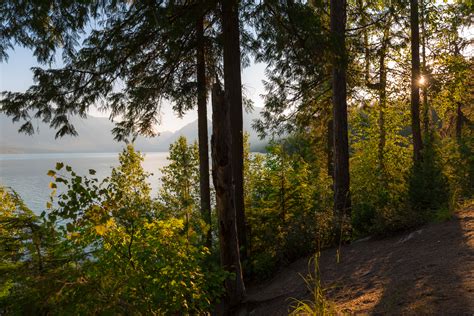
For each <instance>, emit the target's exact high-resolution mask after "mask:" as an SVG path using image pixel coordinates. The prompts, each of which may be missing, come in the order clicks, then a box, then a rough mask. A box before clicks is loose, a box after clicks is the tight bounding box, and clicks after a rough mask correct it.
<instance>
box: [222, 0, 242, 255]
mask: <svg viewBox="0 0 474 316" xmlns="http://www.w3.org/2000/svg"><path fill="white" fill-rule="evenodd" d="M221 3H222V28H223V37H224V39H223V41H224V91H225V98H226V101H227V102H228V103H229V105H230V117H231V118H232V119H231V130H232V170H233V179H234V188H235V210H236V214H237V233H238V236H239V245H240V247H241V249H242V260H245V259H246V257H247V255H246V254H247V251H248V247H247V234H246V221H245V207H244V184H243V170H244V160H243V154H244V143H243V113H242V80H241V74H240V70H241V69H240V29H239V2H238V1H237V0H223V1H222V2H221Z"/></svg>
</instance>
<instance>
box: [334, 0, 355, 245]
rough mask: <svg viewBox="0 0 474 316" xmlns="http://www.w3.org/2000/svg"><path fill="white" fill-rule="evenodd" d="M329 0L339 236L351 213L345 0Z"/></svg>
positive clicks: (336, 213) (335, 190) (336, 209)
mask: <svg viewBox="0 0 474 316" xmlns="http://www.w3.org/2000/svg"><path fill="white" fill-rule="evenodd" d="M330 3H331V34H332V38H333V41H334V42H333V44H334V48H335V61H334V65H333V71H332V92H333V98H332V101H333V121H334V213H335V218H336V227H335V228H336V236H340V232H341V229H342V224H343V221H344V220H348V219H350V216H351V197H350V191H349V143H348V130H347V101H346V94H347V91H346V64H347V57H346V48H345V27H346V1H345V0H331V2H330ZM336 238H338V237H336Z"/></svg>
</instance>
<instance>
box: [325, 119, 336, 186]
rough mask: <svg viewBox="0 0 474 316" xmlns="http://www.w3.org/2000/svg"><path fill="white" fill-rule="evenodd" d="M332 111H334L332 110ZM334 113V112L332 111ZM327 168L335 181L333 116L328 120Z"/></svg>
mask: <svg viewBox="0 0 474 316" xmlns="http://www.w3.org/2000/svg"><path fill="white" fill-rule="evenodd" d="M331 112H332V111H331ZM330 115H332V113H330ZM326 146H327V148H326V149H327V153H326V155H327V169H328V175H329V176H330V177H331V179H332V180H333V182H334V121H333V119H332V118H330V119H328V122H327V145H326Z"/></svg>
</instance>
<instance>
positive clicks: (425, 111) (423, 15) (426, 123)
mask: <svg viewBox="0 0 474 316" xmlns="http://www.w3.org/2000/svg"><path fill="white" fill-rule="evenodd" d="M420 15H421V33H422V42H421V52H422V53H421V55H422V61H423V64H422V65H423V67H422V74H423V78H424V83H423V85H422V89H421V90H422V94H423V127H424V130H423V132H424V133H425V137H429V133H430V128H429V127H430V117H429V110H430V109H429V105H428V71H427V70H426V29H425V22H426V21H425V19H426V12H425V4H424V0H421V12H420Z"/></svg>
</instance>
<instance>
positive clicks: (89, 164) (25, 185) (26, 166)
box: [0, 152, 168, 213]
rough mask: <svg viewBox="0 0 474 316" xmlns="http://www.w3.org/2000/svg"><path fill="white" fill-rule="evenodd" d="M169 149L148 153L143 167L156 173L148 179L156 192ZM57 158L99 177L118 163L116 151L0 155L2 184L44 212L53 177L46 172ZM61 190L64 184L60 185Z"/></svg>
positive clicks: (0, 178) (33, 207)
mask: <svg viewBox="0 0 474 316" xmlns="http://www.w3.org/2000/svg"><path fill="white" fill-rule="evenodd" d="M167 156H168V153H166V152H153V153H145V161H144V162H143V168H144V169H145V171H147V172H150V173H153V175H152V176H150V178H149V179H148V181H149V182H150V184H151V187H152V189H153V194H156V192H157V189H158V188H159V185H160V177H161V172H160V171H159V169H160V168H162V167H164V166H165V165H167V164H168V161H167V159H166V157H167ZM56 162H64V164H65V165H70V166H71V167H72V168H73V170H74V171H75V172H76V173H77V174H78V175H87V174H88V172H89V169H95V170H96V171H97V173H96V175H95V177H97V178H98V179H99V180H100V179H103V178H105V177H107V176H109V175H110V171H111V168H112V167H115V166H117V165H118V154H117V153H54V154H9V155H0V184H1V185H4V186H8V187H11V188H12V189H14V190H15V191H16V192H17V193H18V194H20V196H21V197H22V198H23V200H24V201H25V203H26V205H27V206H28V207H30V208H31V209H32V210H34V211H35V212H38V213H39V212H41V211H42V210H43V209H44V208H45V205H46V201H48V198H49V194H50V192H51V190H50V189H49V188H48V184H49V182H50V181H51V178H50V177H48V176H47V175H46V173H47V172H48V170H50V169H54V167H55V165H56ZM58 191H61V187H59V188H58Z"/></svg>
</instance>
